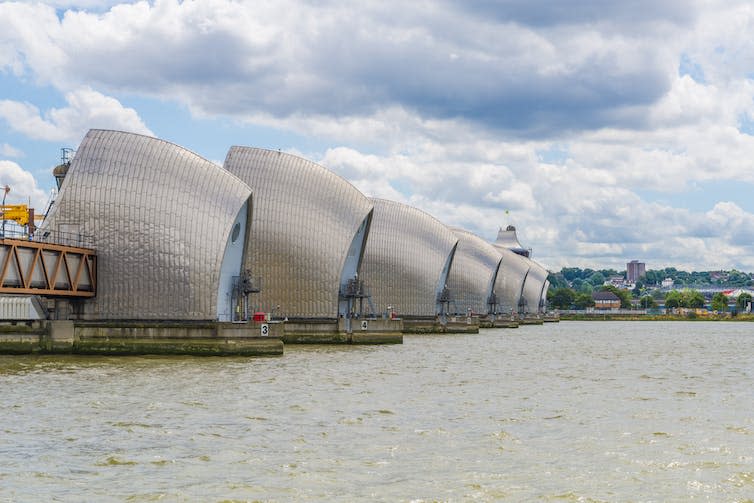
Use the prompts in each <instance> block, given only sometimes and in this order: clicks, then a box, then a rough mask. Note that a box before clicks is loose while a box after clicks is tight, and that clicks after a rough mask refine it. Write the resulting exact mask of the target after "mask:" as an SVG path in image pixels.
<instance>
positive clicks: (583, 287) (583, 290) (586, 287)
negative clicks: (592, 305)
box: [578, 282, 594, 295]
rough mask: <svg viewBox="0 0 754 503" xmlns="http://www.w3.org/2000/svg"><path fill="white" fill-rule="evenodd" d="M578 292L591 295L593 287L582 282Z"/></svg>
mask: <svg viewBox="0 0 754 503" xmlns="http://www.w3.org/2000/svg"><path fill="white" fill-rule="evenodd" d="M578 291H579V293H588V294H589V295H592V292H594V287H593V286H592V284H591V283H588V282H584V283H583V284H582V285H581V288H579V290H578Z"/></svg>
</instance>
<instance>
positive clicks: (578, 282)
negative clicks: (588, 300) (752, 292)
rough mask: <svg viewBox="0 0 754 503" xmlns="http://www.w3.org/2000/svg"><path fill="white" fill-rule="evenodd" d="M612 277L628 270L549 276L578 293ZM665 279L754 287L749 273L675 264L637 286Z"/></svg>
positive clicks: (689, 284)
mask: <svg viewBox="0 0 754 503" xmlns="http://www.w3.org/2000/svg"><path fill="white" fill-rule="evenodd" d="M612 276H622V277H624V278H625V277H626V271H625V270H623V271H617V270H615V269H589V268H587V269H581V268H579V267H564V268H563V269H561V270H560V272H557V273H551V274H550V275H549V277H548V279H549V280H550V285H551V287H552V288H556V289H557V288H564V287H568V288H573V289H574V290H575V291H577V292H589V293H591V292H592V291H594V289H596V288H599V287H601V286H602V284H603V283H604V282H605V281H606V280H608V279H609V278H610V277H612ZM666 278H670V279H671V280H673V286H674V287H675V288H679V287H680V288H693V287H697V288H699V287H704V286H725V287H731V288H745V287H751V286H754V278H752V275H751V274H750V273H746V272H742V271H738V270H736V269H732V270H730V271H723V270H721V271H692V272H687V271H679V270H678V269H676V268H675V267H666V268H665V269H650V270H648V271H647V272H646V274H645V275H644V276H642V277H641V278H640V279H639V282H637V285H636V286H637V288H638V289H641V288H644V287H651V286H659V285H660V284H661V283H662V281H663V280H664V279H666Z"/></svg>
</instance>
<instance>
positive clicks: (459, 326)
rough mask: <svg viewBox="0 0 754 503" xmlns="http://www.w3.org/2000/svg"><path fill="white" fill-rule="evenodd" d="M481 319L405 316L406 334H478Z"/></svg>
mask: <svg viewBox="0 0 754 503" xmlns="http://www.w3.org/2000/svg"><path fill="white" fill-rule="evenodd" d="M479 326H480V321H479V318H477V317H471V318H467V317H466V316H463V317H460V316H459V317H447V318H446V319H445V322H444V323H443V320H441V319H440V318H439V317H438V318H404V319H403V333H404V334H478V333H479Z"/></svg>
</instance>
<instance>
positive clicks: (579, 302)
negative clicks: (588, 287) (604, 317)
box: [573, 293, 594, 309]
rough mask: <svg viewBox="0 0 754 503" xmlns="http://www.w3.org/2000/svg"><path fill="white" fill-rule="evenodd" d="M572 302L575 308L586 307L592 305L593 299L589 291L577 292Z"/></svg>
mask: <svg viewBox="0 0 754 503" xmlns="http://www.w3.org/2000/svg"><path fill="white" fill-rule="evenodd" d="M573 304H574V305H575V306H576V309H586V308H587V307H594V299H593V298H592V294H590V293H577V294H576V298H575V299H574V300H573Z"/></svg>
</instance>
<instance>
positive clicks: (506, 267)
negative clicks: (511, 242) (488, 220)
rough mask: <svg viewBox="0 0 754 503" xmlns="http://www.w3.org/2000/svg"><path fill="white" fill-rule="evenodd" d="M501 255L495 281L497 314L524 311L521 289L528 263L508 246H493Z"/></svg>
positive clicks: (527, 270)
mask: <svg viewBox="0 0 754 503" xmlns="http://www.w3.org/2000/svg"><path fill="white" fill-rule="evenodd" d="M495 247H496V248H497V250H498V251H499V252H500V253H501V254H502V255H503V261H502V263H501V264H500V271H499V272H498V274H497V281H496V282H495V292H496V293H497V300H498V309H497V312H498V313H499V314H510V313H518V312H524V311H522V310H521V308H522V307H523V306H522V305H521V299H522V296H521V294H522V291H523V286H524V279H525V278H526V273H527V272H529V263H528V262H527V259H526V258H525V257H522V256H520V255H516V254H515V253H513V252H512V251H510V250H509V249H508V248H506V247H503V246H495Z"/></svg>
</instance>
